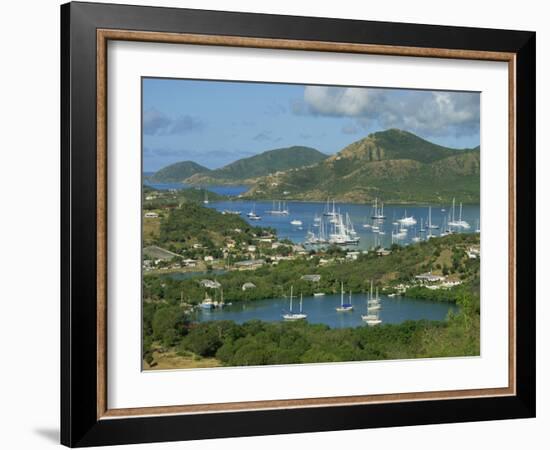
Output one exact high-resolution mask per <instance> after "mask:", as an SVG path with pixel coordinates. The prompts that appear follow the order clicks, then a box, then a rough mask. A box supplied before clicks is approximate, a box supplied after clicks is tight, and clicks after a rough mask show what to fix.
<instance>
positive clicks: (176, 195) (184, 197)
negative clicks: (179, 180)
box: [143, 186, 227, 211]
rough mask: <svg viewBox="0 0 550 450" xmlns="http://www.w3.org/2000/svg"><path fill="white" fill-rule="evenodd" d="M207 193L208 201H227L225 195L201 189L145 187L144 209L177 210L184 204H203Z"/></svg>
mask: <svg viewBox="0 0 550 450" xmlns="http://www.w3.org/2000/svg"><path fill="white" fill-rule="evenodd" d="M205 192H206V193H207V195H208V199H209V200H210V201H213V202H218V201H223V200H227V197H226V196H224V195H219V194H216V193H215V192H212V191H207V190H205V189H199V188H188V189H178V190H177V191H166V190H158V189H155V188H153V187H151V186H143V209H144V210H146V211H148V210H154V209H163V208H176V207H178V206H179V205H181V204H182V203H185V202H193V203H202V202H203V200H204V196H205Z"/></svg>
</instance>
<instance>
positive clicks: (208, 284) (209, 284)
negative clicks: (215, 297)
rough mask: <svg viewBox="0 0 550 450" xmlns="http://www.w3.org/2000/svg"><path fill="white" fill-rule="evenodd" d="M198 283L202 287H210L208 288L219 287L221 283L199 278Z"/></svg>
mask: <svg viewBox="0 0 550 450" xmlns="http://www.w3.org/2000/svg"><path fill="white" fill-rule="evenodd" d="M199 284H200V285H201V286H202V287H205V288H210V289H218V288H220V287H221V284H220V283H218V282H217V281H213V280H201V281H200V282H199Z"/></svg>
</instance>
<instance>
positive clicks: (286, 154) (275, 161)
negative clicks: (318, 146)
mask: <svg viewBox="0 0 550 450" xmlns="http://www.w3.org/2000/svg"><path fill="white" fill-rule="evenodd" d="M326 158H327V155H325V154H324V153H321V152H320V151H318V150H315V149H314V148H310V147H300V146H294V147H286V148H277V149H274V150H269V151H266V152H263V153H260V154H258V155H254V156H251V157H249V158H243V159H239V160H238V161H235V162H232V163H231V164H228V165H226V166H224V167H222V168H220V169H216V170H212V171H210V172H208V173H204V174H203V173H200V174H196V175H194V176H191V177H190V178H189V179H187V180H186V182H188V183H192V184H211V183H220V182H222V183H231V182H242V181H245V180H251V179H255V178H258V177H262V176H265V175H268V174H270V173H275V172H278V171H284V170H289V169H296V168H300V167H304V166H309V165H313V164H316V163H318V162H320V161H323V160H325V159H326Z"/></svg>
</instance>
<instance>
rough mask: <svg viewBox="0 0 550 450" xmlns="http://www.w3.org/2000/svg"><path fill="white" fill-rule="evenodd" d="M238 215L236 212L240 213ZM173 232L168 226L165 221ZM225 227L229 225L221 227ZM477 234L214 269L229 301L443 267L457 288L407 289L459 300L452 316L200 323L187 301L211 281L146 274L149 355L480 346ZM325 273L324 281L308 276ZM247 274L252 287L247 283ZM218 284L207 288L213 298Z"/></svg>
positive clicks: (358, 355) (410, 353)
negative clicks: (360, 323)
mask: <svg viewBox="0 0 550 450" xmlns="http://www.w3.org/2000/svg"><path fill="white" fill-rule="evenodd" d="M233 219H238V217H233ZM167 232H168V233H169V232H170V231H169V230H167ZM220 232H222V233H223V230H220ZM478 244H479V236H478V235H475V234H457V235H450V236H446V237H443V238H433V239H430V240H429V241H425V242H421V243H418V244H415V245H410V246H407V247H399V246H394V247H393V248H392V253H391V254H390V255H388V256H384V257H379V256H376V255H375V254H374V253H371V254H367V255H362V256H360V257H359V259H358V260H356V261H345V260H341V261H340V260H339V255H340V253H341V251H340V250H338V249H329V251H328V253H327V254H326V255H325V257H326V258H334V259H333V261H334V262H333V263H331V264H328V265H326V266H320V265H319V262H320V259H319V257H318V256H313V257H312V258H305V257H303V258H297V259H294V260H290V261H280V262H279V264H277V265H270V264H269V263H268V264H266V265H264V266H263V267H261V268H259V269H257V270H253V271H229V272H226V273H225V274H219V275H217V276H211V277H208V276H207V278H210V279H216V280H217V281H218V282H220V283H221V285H222V287H223V292H224V299H225V301H233V302H235V301H254V300H257V299H261V298H272V297H280V296H283V295H286V294H288V291H289V289H290V286H291V285H292V286H294V289H295V292H302V293H303V294H304V295H311V294H312V293H313V292H318V291H323V292H327V293H329V292H337V291H338V289H339V283H340V282H341V281H343V282H344V283H345V286H346V289H352V290H353V291H355V292H359V291H363V292H365V291H367V290H368V289H369V287H370V280H371V279H372V280H374V282H375V285H377V286H381V287H384V286H385V287H386V288H388V289H390V290H392V286H398V285H399V284H403V283H410V282H411V280H413V279H414V275H415V274H418V273H421V272H424V271H427V270H430V269H431V270H433V272H434V273H442V272H443V271H444V270H445V271H446V272H447V273H449V274H452V275H453V276H454V278H455V279H457V278H458V279H460V280H461V281H462V284H461V285H459V286H456V287H453V288H451V289H446V290H443V289H440V290H431V289H427V288H425V287H422V286H418V285H416V286H415V285H413V286H410V287H409V288H408V290H407V293H406V295H407V296H408V297H416V298H424V299H429V300H436V301H445V302H448V301H450V302H456V303H457V304H458V305H460V306H461V309H460V313H458V314H455V315H450V316H449V317H448V319H447V320H446V321H442V322H428V321H415V322H413V321H409V322H405V323H402V324H399V325H390V324H386V325H381V326H379V327H375V328H369V327H357V328H347V329H331V328H329V327H328V326H325V325H314V324H308V323H307V322H306V323H285V322H281V323H265V322H260V321H251V322H247V323H244V324H242V325H239V324H236V323H234V322H229V321H216V322H205V323H194V322H193V320H192V318H193V315H192V313H190V310H189V305H192V304H197V303H198V302H200V301H201V300H202V299H203V298H204V293H205V288H204V287H202V286H201V285H200V283H199V280H201V279H203V278H205V276H204V275H197V277H195V278H189V279H185V280H175V279H172V278H168V277H161V276H146V277H144V280H143V294H144V299H145V302H144V305H143V308H144V309H143V336H144V343H143V344H144V345H143V352H144V354H143V357H144V359H145V360H146V361H147V362H148V363H151V364H153V365H154V358H153V352H154V350H155V349H157V350H158V349H159V348H160V349H164V350H163V351H168V350H171V351H176V354H179V355H194V356H193V357H194V358H199V361H198V362H195V366H196V364H199V365H200V358H215V359H216V360H217V361H219V362H220V363H221V364H223V365H228V366H234V365H261V364H293V363H307V362H329V361H355V360H373V359H395V358H421V357H422V358H424V357H438V356H465V355H477V354H479V260H477V259H474V260H471V259H469V258H468V257H467V255H466V254H465V252H464V250H465V249H466V248H468V247H469V246H471V245H478ZM304 274H319V275H321V281H319V282H318V283H317V282H309V281H304V280H302V279H301V276H302V275H304ZM246 282H252V283H254V284H255V286H256V287H255V288H253V289H248V290H244V291H243V290H242V285H243V284H244V283H246ZM217 291H218V290H215V289H210V290H209V293H210V295H211V296H212V297H213V298H216V297H217V295H219V293H218V292H217Z"/></svg>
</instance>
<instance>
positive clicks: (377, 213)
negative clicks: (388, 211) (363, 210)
mask: <svg viewBox="0 0 550 450" xmlns="http://www.w3.org/2000/svg"><path fill="white" fill-rule="evenodd" d="M380 203H381V206H380V208H378V198H375V199H374V214H373V215H372V218H373V219H374V220H384V219H385V218H386V216H385V215H384V202H380Z"/></svg>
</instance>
